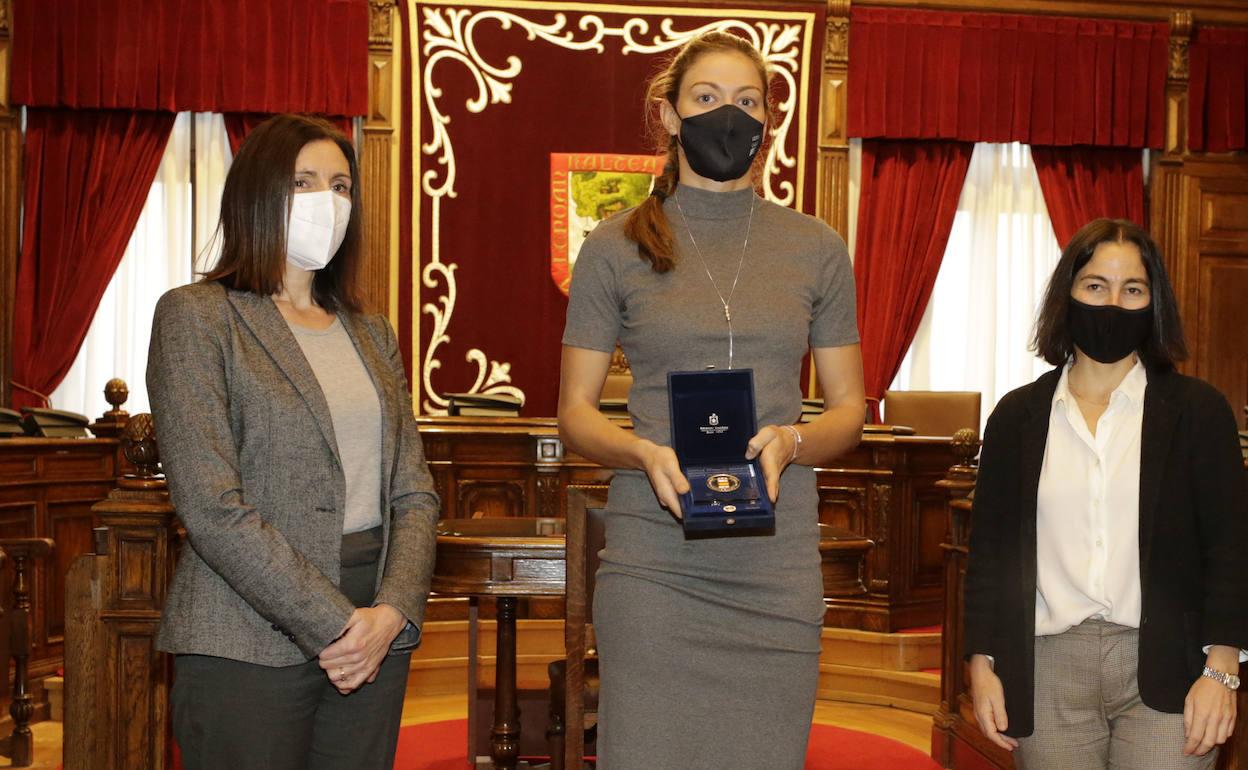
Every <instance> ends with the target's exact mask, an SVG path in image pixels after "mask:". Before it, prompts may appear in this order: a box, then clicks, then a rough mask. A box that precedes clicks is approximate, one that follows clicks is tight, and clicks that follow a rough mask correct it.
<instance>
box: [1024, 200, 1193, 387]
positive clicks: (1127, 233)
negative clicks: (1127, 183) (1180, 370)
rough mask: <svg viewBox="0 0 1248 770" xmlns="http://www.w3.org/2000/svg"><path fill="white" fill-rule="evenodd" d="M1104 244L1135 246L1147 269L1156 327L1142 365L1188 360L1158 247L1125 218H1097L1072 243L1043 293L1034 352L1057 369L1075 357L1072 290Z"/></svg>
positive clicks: (1161, 367)
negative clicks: (1071, 314)
mask: <svg viewBox="0 0 1248 770" xmlns="http://www.w3.org/2000/svg"><path fill="white" fill-rule="evenodd" d="M1102 243H1134V244H1135V246H1136V248H1138V249H1139V250H1140V257H1141V259H1142V260H1143V262H1144V271H1145V272H1146V273H1148V283H1149V293H1150V295H1151V298H1152V299H1151V302H1150V306H1151V307H1152V309H1153V327H1152V329H1150V330H1149V333H1148V337H1147V338H1145V340H1144V344H1143V345H1141V346H1140V349H1139V351H1138V352H1139V356H1140V359H1141V360H1142V361H1143V362H1144V366H1146V367H1147V368H1149V369H1151V370H1153V371H1169V370H1171V369H1173V368H1174V364H1175V362H1176V361H1182V360H1183V359H1185V358H1187V344H1186V342H1185V341H1184V339H1183V324H1182V322H1181V321H1180V320H1179V308H1178V302H1177V301H1176V300H1175V298H1174V289H1173V288H1171V286H1170V278H1169V277H1168V276H1167V275H1166V264H1165V261H1164V260H1163V259H1162V258H1161V250H1160V249H1158V248H1157V244H1156V243H1154V242H1153V239H1152V238H1151V237H1149V235H1148V233H1146V232H1144V230H1142V229H1141V228H1140V227H1139V226H1138V225H1136V224H1134V223H1132V222H1128V221H1127V220H1125V219H1094V220H1092V221H1091V222H1089V223H1087V224H1086V225H1084V226H1083V227H1081V228H1079V232H1077V233H1075V235H1074V237H1073V238H1071V239H1070V243H1068V244H1067V245H1066V248H1065V249H1064V250H1063V251H1062V257H1061V259H1059V260H1058V262H1057V267H1056V268H1055V269H1054V270H1053V277H1052V278H1050V279H1049V287H1048V289H1046V290H1045V293H1044V301H1043V302H1042V303H1041V305H1040V315H1039V317H1038V318H1037V319H1036V334H1035V337H1034V338H1033V340H1032V343H1031V349H1032V350H1034V351H1035V352H1036V354H1037V355H1039V356H1040V357H1041V358H1043V359H1044V360H1045V361H1048V362H1049V363H1050V364H1053V365H1054V366H1061V365H1062V364H1064V363H1066V362H1067V361H1068V360H1070V357H1071V356H1072V355H1074V352H1075V343H1074V341H1073V340H1072V339H1071V336H1070V320H1069V319H1070V292H1071V290H1072V289H1073V288H1074V285H1075V277H1076V276H1078V275H1079V271H1080V270H1082V269H1083V266H1084V265H1086V264H1088V262H1089V261H1090V260H1091V259H1092V254H1093V253H1094V252H1095V251H1096V247H1097V246H1100V245H1101V244H1102Z"/></svg>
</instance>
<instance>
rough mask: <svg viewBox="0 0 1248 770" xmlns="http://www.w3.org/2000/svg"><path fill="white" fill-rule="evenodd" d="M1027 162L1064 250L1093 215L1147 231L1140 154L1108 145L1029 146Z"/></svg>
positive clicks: (1139, 152) (1142, 165)
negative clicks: (1037, 179) (1031, 164)
mask: <svg viewBox="0 0 1248 770" xmlns="http://www.w3.org/2000/svg"><path fill="white" fill-rule="evenodd" d="M1031 158H1032V160H1033V161H1035V164H1036V175H1037V176H1038V177H1040V189H1041V190H1042V191H1043V192H1044V203H1045V206H1047V207H1048V209H1049V219H1050V220H1051V221H1052V222H1053V232H1054V233H1055V234H1056V235H1057V242H1058V243H1059V244H1060V245H1061V246H1062V248H1065V247H1066V244H1067V243H1070V239H1071V238H1072V237H1074V235H1075V233H1076V232H1078V230H1079V228H1081V227H1083V226H1084V225H1086V224H1087V223H1088V222H1091V221H1092V220H1093V219H1096V218H1097V217H1110V218H1112V219H1128V220H1130V221H1132V222H1134V223H1136V224H1137V225H1139V226H1140V227H1145V228H1146V227H1147V226H1148V223H1147V222H1146V221H1145V208H1144V158H1143V153H1142V152H1141V151H1140V150H1130V149H1127V150H1124V149H1117V148H1108V147H1032V148H1031Z"/></svg>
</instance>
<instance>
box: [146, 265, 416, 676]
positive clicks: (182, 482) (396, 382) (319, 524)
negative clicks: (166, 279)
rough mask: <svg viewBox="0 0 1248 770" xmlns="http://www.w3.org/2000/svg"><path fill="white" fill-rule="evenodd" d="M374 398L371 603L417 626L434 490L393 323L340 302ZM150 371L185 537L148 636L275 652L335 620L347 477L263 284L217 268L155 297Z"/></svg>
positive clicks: (317, 391)
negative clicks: (377, 550)
mask: <svg viewBox="0 0 1248 770" xmlns="http://www.w3.org/2000/svg"><path fill="white" fill-rule="evenodd" d="M340 317H341V319H342V322H343V326H344V327H345V328H346V330H347V333H348V334H349V335H350V337H351V340H352V341H353V342H354V343H355V347H356V350H358V351H359V354H360V358H361V359H362V360H363V362H364V366H365V368H366V369H367V370H368V373H369V374H370V375H371V376H372V379H373V384H374V385H375V386H376V388H377V393H378V396H379V397H380V402H381V433H382V448H381V458H382V473H381V497H382V500H381V503H382V505H381V510H382V514H383V515H382V521H383V526H384V532H385V541H384V542H385V545H384V546H383V548H382V551H381V564H382V565H384V568H383V569H380V570H378V586H377V597H376V601H377V602H378V603H382V602H385V603H387V604H390V605H393V606H394V607H396V608H398V610H399V611H400V612H402V613H403V614H404V615H405V616H407V618H408V620H409V621H410V622H411V625H409V626H408V628H407V629H405V631H404V632H403V633H401V634H400V635H399V637H398V638H397V639H396V640H395V647H394V649H401V648H404V647H411V646H414V645H415V644H416V643H417V642H418V641H419V634H420V626H421V623H422V622H423V620H424V614H425V602H426V599H427V598H428V595H429V582H430V579H431V576H432V573H433V561H434V545H435V534H434V532H435V527H436V525H437V519H438V511H439V503H438V497H437V495H436V494H435V492H434V491H433V479H432V477H431V476H430V475H429V470H428V467H427V466H426V465H425V458H424V450H423V448H422V446H421V441H420V434H419V433H418V432H417V429H416V423H415V420H414V419H413V414H412V404H411V398H410V395H409V392H408V388H407V379H406V377H405V376H404V371H403V362H402V359H401V358H400V356H399V349H398V342H397V340H396V339H395V336H394V332H393V331H392V330H391V329H390V325H389V324H388V323H387V322H386V320H385V319H384V318H382V317H380V316H364V315H357V314H353V313H346V312H344V313H342V314H341V316H340ZM147 387H148V391H149V396H150V398H151V405H152V414H153V415H154V417H155V419H156V436H157V441H158V442H159V446H160V455H161V462H162V465H163V466H164V471H165V476H166V478H167V479H168V482H169V493H170V495H171V497H172V500H173V505H174V508H175V509H176V511H177V514H178V517H179V518H180V519H181V520H182V524H183V525H184V526H185V527H186V532H187V536H188V540H189V543H188V546H189V547H184V548H183V549H182V554H181V556H180V558H179V560H178V566H177V570H176V572H175V573H174V576H173V584H172V586H171V587H170V589H169V594H168V596H167V597H166V599H165V608H164V615H163V618H162V621H161V627H160V634H159V636H158V638H157V646H158V647H159V649H161V650H164V651H166V652H172V653H193V654H199V655H214V656H218V657H224V658H231V659H233V660H241V661H246V662H249V663H258V664H261V665H266V666H287V665H293V664H297V663H303V662H304V661H306V660H309V659H311V658H313V657H315V656H316V655H317V654H319V653H320V652H321V650H323V649H324V648H325V647H326V646H328V645H329V644H330V643H331V642H332V641H333V640H334V639H335V638H337V637H338V635H339V634H340V633H341V632H342V629H343V626H345V625H346V622H347V619H348V618H349V617H350V616H351V613H352V611H353V609H354V608H353V607H352V605H351V602H350V601H348V599H347V598H346V597H345V596H344V595H343V594H342V592H340V591H339V590H338V587H337V585H338V570H339V560H340V549H341V544H342V522H343V515H344V510H345V507H346V479H345V477H344V475H343V471H342V463H341V460H340V458H339V457H338V444H337V441H336V440H335V438H334V427H333V423H332V421H331V419H330V414H329V406H328V405H327V404H326V403H325V396H324V394H323V393H322V392H321V388H320V385H319V384H318V383H317V380H316V377H315V375H313V373H312V369H311V368H310V367H309V366H308V363H307V359H305V358H304V356H303V351H302V350H301V349H300V348H299V344H298V342H296V341H295V338H294V335H293V334H292V333H291V331H290V328H289V327H288V326H287V324H286V321H285V319H284V318H282V315H281V313H280V312H279V311H278V309H277V306H276V305H275V304H273V300H271V299H270V298H268V297H263V296H259V295H256V294H252V293H250V292H244V291H234V290H232V289H226V288H225V287H223V286H221V285H220V284H218V283H196V284H191V285H189V286H183V287H180V288H177V289H174V290H172V291H170V292H168V293H166V294H165V295H164V296H163V297H161V299H160V302H159V303H158V304H157V306H156V315H155V318H154V319H153V322H152V341H151V347H150V348H149V351H148V366H147Z"/></svg>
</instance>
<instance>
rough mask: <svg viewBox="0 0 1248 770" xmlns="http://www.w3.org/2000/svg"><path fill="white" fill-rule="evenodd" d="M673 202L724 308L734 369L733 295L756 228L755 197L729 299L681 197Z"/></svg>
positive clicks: (752, 198) (751, 202)
mask: <svg viewBox="0 0 1248 770" xmlns="http://www.w3.org/2000/svg"><path fill="white" fill-rule="evenodd" d="M672 200H674V201H676V210H677V211H679V212H680V221H681V223H682V224H684V226H685V232H686V233H689V242H690V243H692V244H693V250H694V252H695V253H696V254H697V255H698V261H699V262H701V263H702V269H703V270H705V271H706V277H707V279H708V280H709V281H710V282H711V288H712V289H714V290H715V296H717V297H719V304H721V305H723V307H724V321H725V322H727V324H728V368H729V369H731V368H732V352H733V350H732V295H733V294H735V293H736V291H737V281H738V280H739V279H740V278H741V266H742V265H744V264H745V252H746V250H747V249H749V247H750V229H751V228H752V227H753V226H754V196H752V195H751V196H750V218H749V220H748V221H747V222H746V224H745V242H744V243H742V244H741V259H739V260H738V261H737V273H736V275H734V276H733V277H732V288H731V289H729V290H728V299H724V294H723V292H721V291H720V290H719V286H718V285H716V283H715V276H713V275H711V269H710V268H709V267H707V265H706V258H705V257H703V256H702V249H701V248H699V247H698V241H697V239H696V238H694V237H693V230H691V229H690V228H689V220H688V219H687V218H686V217H685V210H684V208H682V207H681V205H680V196H679V195H673V196H672Z"/></svg>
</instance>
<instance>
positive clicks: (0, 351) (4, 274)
mask: <svg viewBox="0 0 1248 770" xmlns="http://www.w3.org/2000/svg"><path fill="white" fill-rule="evenodd" d="M10 18H11V14H10V11H9V0H0V406H8V405H9V397H10V395H11V394H12V389H11V387H12V386H11V385H10V384H9V380H11V379H12V377H13V306H14V297H15V296H16V294H17V256H18V243H19V240H18V228H19V226H20V222H21V211H22V126H21V117H20V115H19V113H18V112H17V111H16V110H14V109H12V108H11V107H10V105H9V59H10V55H11V54H10V47H11V39H12V38H11V32H10V26H9V20H10Z"/></svg>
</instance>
